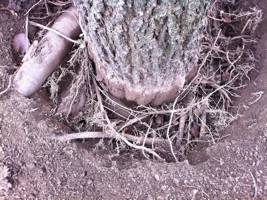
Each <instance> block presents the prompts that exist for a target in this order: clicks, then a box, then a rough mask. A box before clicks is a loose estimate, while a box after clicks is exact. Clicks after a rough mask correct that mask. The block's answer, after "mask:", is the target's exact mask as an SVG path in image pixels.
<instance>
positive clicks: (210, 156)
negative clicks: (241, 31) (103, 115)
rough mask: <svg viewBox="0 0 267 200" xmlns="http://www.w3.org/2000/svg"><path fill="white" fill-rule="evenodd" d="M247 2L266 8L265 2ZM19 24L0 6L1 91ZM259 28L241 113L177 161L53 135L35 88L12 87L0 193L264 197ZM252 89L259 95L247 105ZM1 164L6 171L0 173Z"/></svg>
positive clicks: (59, 127) (1, 135) (1, 134)
mask: <svg viewBox="0 0 267 200" xmlns="http://www.w3.org/2000/svg"><path fill="white" fill-rule="evenodd" d="M253 3H255V4H257V5H258V6H259V7H261V8H263V10H266V11H267V2H266V1H263V0H261V1H260V0H255V1H253ZM23 25H24V18H23V16H19V17H16V16H12V15H11V14H10V13H9V12H6V11H0V66H1V67H0V83H1V84H2V85H0V89H1V90H2V89H3V88H4V87H5V86H6V82H5V81H3V80H4V79H7V78H8V77H7V76H6V73H5V71H11V72H12V67H13V66H14V58H13V54H12V51H11V49H10V44H11V39H12V37H13V36H14V34H16V33H18V32H19V30H22V27H23ZM265 32H266V33H267V20H264V22H263V23H262V24H261V26H260V27H259V30H258V35H259V37H260V42H259V45H258V49H257V55H258V56H259V61H260V63H259V65H260V66H262V69H261V70H260V73H258V76H257V77H256V78H255V80H252V81H251V83H250V84H249V86H248V87H247V88H246V89H244V90H243V91H241V92H240V93H241V95H242V98H240V99H239V100H238V102H237V105H239V106H240V107H241V108H243V109H242V117H241V118H239V119H238V120H237V121H236V122H234V123H233V124H232V126H231V127H229V128H228V129H227V130H225V135H229V136H228V137H226V138H225V139H224V140H223V141H221V142H220V143H218V144H216V145H213V146H212V147H210V148H208V149H206V150H205V149H203V150H200V151H198V152H196V153H194V154H192V156H189V160H188V161H184V162H181V163H158V162H153V161H146V160H136V159H134V158H132V157H131V156H130V155H129V156H127V155H124V156H123V157H118V155H114V154H109V153H100V152H99V151H94V150H93V149H90V150H86V149H84V148H78V147H77V145H75V144H73V143H71V144H65V143H58V142H54V141H52V140H51V139H49V137H50V136H51V133H54V132H68V131H69V130H68V128H67V127H65V126H64V125H63V124H61V123H60V122H57V121H56V120H55V119H53V118H51V117H49V111H50V106H49V104H48V103H47V101H44V100H43V99H42V98H40V97H41V95H40V94H38V95H36V96H35V97H34V98H33V99H26V98H23V97H20V96H19V95H18V94H16V93H15V92H9V93H8V94H6V95H4V96H1V97H0V170H2V171H0V190H1V187H2V192H1V193H0V199H107V200H110V199H140V200H141V199H142V200H143V199H242V200H245V199H267V95H266V94H265V93H266V92H267V79H266V76H267V68H266V65H267V34H264V33H265ZM4 66H6V67H4ZM4 69H8V70H4ZM9 69H10V70H9ZM255 92H257V94H259V92H261V93H262V92H264V95H263V96H262V98H261V99H260V100H259V101H257V102H256V103H254V104H252V105H251V106H250V107H249V108H247V106H248V105H249V104H250V103H251V102H253V100H255V98H256V97H255V95H254V94H255ZM245 108H246V109H245ZM4 166H5V167H7V168H8V169H9V172H10V173H9V175H8V176H7V177H6V178H5V179H4V178H2V179H3V180H1V173H3V169H4V168H5V167H4ZM2 176H3V175H2ZM10 186H11V187H10ZM8 187H10V188H9V189H8ZM5 189H8V190H7V191H4V190H5Z"/></svg>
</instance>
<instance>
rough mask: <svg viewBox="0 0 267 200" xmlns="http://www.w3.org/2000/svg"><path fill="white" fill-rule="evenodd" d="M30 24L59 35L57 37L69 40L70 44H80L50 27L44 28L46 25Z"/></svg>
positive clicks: (31, 22)
mask: <svg viewBox="0 0 267 200" xmlns="http://www.w3.org/2000/svg"><path fill="white" fill-rule="evenodd" d="M30 24H31V25H33V26H36V27H39V28H42V29H45V30H47V31H51V32H53V33H55V34H57V35H59V36H61V37H63V38H64V39H66V40H68V41H69V42H72V43H74V44H80V42H79V41H77V40H73V39H71V38H69V37H67V36H65V35H64V34H62V33H60V32H58V31H57V30H55V29H52V28H49V27H47V26H44V25H42V24H39V23H36V22H33V21H30Z"/></svg>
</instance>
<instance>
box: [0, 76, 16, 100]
mask: <svg viewBox="0 0 267 200" xmlns="http://www.w3.org/2000/svg"><path fill="white" fill-rule="evenodd" d="M12 78H13V76H10V77H9V79H8V86H7V87H6V89H4V90H3V91H2V92H0V96H2V95H4V94H6V93H7V92H8V91H9V89H10V88H11V86H12Z"/></svg>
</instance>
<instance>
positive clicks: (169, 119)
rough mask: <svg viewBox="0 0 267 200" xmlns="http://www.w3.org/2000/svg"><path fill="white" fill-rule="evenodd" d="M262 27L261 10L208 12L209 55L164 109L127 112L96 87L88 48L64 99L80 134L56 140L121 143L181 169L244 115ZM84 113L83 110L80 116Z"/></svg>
mask: <svg viewBox="0 0 267 200" xmlns="http://www.w3.org/2000/svg"><path fill="white" fill-rule="evenodd" d="M261 19H262V13H261V11H260V10H258V9H257V8H252V9H250V10H248V11H242V10H240V9H239V8H238V3H229V2H228V1H215V2H214V4H213V5H212V6H211V7H210V8H209V10H208V11H207V19H206V22H205V23H206V29H205V31H204V35H200V36H199V37H200V38H202V40H201V41H202V42H201V44H202V46H201V49H202V51H201V55H200V60H199V70H198V72H197V74H196V76H195V77H194V78H193V79H192V80H191V81H190V82H189V83H187V85H186V86H185V87H184V90H183V91H182V92H181V93H180V95H179V96H177V98H176V100H175V101H174V102H173V103H170V104H164V105H161V106H159V107H149V106H135V105H127V104H125V103H123V102H120V101H117V100H116V99H114V98H113V97H111V96H110V95H109V94H108V92H107V90H106V89H105V86H104V85H102V84H101V83H97V82H96V79H95V77H94V66H93V63H92V62H91V61H90V60H89V59H87V58H88V54H87V50H86V49H87V48H84V46H83V47H82V48H81V47H79V48H77V49H76V50H74V51H73V53H72V55H73V56H72V58H71V59H70V61H69V67H68V69H66V70H65V71H64V73H65V74H64V76H65V77H71V80H72V84H71V85H70V86H69V87H68V89H67V92H66V93H65V94H64V95H63V96H62V95H59V97H58V98H59V99H58V100H59V101H58V102H59V108H60V109H58V111H59V113H61V114H63V116H64V117H65V119H67V122H68V123H69V124H71V125H72V127H74V129H75V130H76V131H77V132H80V133H77V134H71V135H62V136H56V137H55V138H56V139H58V140H61V141H67V140H73V139H79V138H82V139H85V138H88V139H91V138H106V139H116V140H119V141H122V142H124V143H126V144H127V145H128V146H129V147H130V148H134V149H138V150H140V151H142V152H143V154H144V155H145V156H146V157H148V156H149V157H150V158H157V159H162V158H163V159H164V158H166V156H170V155H171V156H172V158H173V161H179V160H180V159H181V158H182V157H183V156H184V154H186V152H187V150H188V149H190V148H191V147H192V146H194V145H195V144H196V143H197V141H200V140H207V139H208V141H209V142H215V141H216V140H217V139H218V138H220V134H219V131H220V130H222V129H224V128H225V127H227V126H228V125H229V124H230V123H231V122H232V121H233V120H235V119H236V117H237V115H238V114H237V113H235V111H234V110H233V109H232V100H233V98H234V97H238V95H237V91H238V89H239V88H241V87H244V85H245V84H244V81H245V80H246V79H249V73H250V72H251V70H253V69H254V68H255V58H254V55H253V52H252V48H253V46H254V45H255V42H256V41H255V40H254V32H255V29H256V27H257V25H258V24H259V22H260V21H261ZM57 73H58V72H57ZM58 77H59V75H57V76H54V77H53V79H56V78H58ZM61 78H62V77H61ZM63 79H64V77H63ZM50 81H51V80H50ZM81 99H83V100H82V101H83V103H81ZM60 102H61V104H60ZM79 103H81V104H82V105H81V104H79ZM77 105H80V106H81V107H82V109H81V108H79V109H75V108H74V107H77ZM62 106H64V109H63V108H62ZM73 110H75V112H73ZM81 110H82V111H81ZM101 133H103V135H102V136H101ZM116 144H118V143H116ZM159 144H160V145H159ZM166 149H167V150H166Z"/></svg>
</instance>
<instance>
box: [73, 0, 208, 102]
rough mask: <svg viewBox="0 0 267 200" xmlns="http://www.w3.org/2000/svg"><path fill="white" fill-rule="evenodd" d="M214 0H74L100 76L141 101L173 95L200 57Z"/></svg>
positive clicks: (113, 88) (118, 92)
mask: <svg viewBox="0 0 267 200" xmlns="http://www.w3.org/2000/svg"><path fill="white" fill-rule="evenodd" d="M211 1H212V0H73V2H74V4H75V6H76V7H77V8H78V10H79V14H80V18H81V24H82V28H83V32H84V34H85V37H86V40H87V41H88V49H89V54H90V57H91V59H92V60H93V61H94V62H95V65H96V73H97V78H98V80H99V81H102V82H104V83H105V85H106V87H107V88H108V90H109V92H110V93H111V94H112V95H114V96H116V97H118V98H121V99H127V100H129V101H134V102H137V103H138V104H149V103H150V104H153V105H159V104H161V103H163V102H168V101H171V100H173V99H174V98H175V97H176V96H177V94H178V93H179V91H180V90H181V89H182V88H183V86H184V84H185V82H186V81H187V80H188V79H189V77H190V76H192V72H193V71H195V69H196V67H197V62H198V55H199V38H200V36H201V31H202V28H203V26H204V19H205V16H206V15H205V12H206V8H207V6H209V5H210V3H211Z"/></svg>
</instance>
